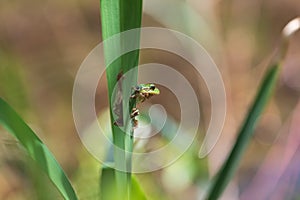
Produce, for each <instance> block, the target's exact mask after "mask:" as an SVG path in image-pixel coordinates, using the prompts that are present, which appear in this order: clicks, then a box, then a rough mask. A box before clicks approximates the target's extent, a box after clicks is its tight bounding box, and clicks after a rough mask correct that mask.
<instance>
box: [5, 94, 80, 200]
mask: <svg viewBox="0 0 300 200" xmlns="http://www.w3.org/2000/svg"><path fill="white" fill-rule="evenodd" d="M0 124H1V125H3V126H4V127H5V128H6V129H7V130H8V132H9V133H10V134H11V135H12V136H14V137H15V138H17V139H18V141H19V142H20V143H21V144H22V145H23V146H24V148H25V149H26V151H27V152H28V155H29V156H30V157H31V158H32V159H33V160H34V161H35V162H36V163H37V164H38V166H39V167H40V168H41V169H42V170H43V171H44V172H45V173H46V175H47V176H48V177H49V178H50V180H51V181H52V182H53V184H54V185H55V186H56V188H57V189H58V191H59V192H60V193H61V194H62V196H63V197H64V198H65V199H66V200H77V199H78V198H77V196H76V194H75V191H74V189H73V187H72V185H71V183H70V181H69V180H68V178H67V176H66V175H65V173H64V171H63V169H62V168H61V166H60V165H59V163H58V162H57V161H56V159H55V157H54V156H53V154H52V153H51V152H50V151H49V149H48V148H47V146H46V145H45V144H44V143H43V142H42V141H41V140H40V139H39V138H38V137H37V136H36V134H35V133H34V132H33V131H32V130H31V128H30V127H29V126H28V125H27V124H26V123H25V122H24V121H23V120H22V119H21V117H20V116H19V115H18V114H17V113H16V112H15V111H14V110H13V109H12V108H11V107H10V106H9V105H8V104H7V103H6V102H5V101H4V100H3V99H1V98H0Z"/></svg>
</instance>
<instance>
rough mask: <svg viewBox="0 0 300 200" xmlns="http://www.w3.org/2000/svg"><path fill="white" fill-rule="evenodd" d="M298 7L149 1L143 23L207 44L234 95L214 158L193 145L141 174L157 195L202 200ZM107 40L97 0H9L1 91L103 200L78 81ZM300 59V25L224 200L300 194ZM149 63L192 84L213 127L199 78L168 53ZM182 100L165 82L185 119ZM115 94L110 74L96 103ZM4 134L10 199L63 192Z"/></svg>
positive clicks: (83, 187)
mask: <svg viewBox="0 0 300 200" xmlns="http://www.w3.org/2000/svg"><path fill="white" fill-rule="evenodd" d="M299 14H300V2H299V1H298V0H272V1H271V0H268V1H262V0H254V1H241V0H239V1H237V0H235V1H234V0H224V1H222V0H215V1H203V0H202V1H197V0H189V1H179V0H172V1H171V0H163V1H156V0H155V1H154V0H145V1H144V14H143V21H142V26H158V27H167V28H171V29H175V30H178V31H182V32H183V33H186V34H188V35H190V36H192V37H193V38H195V39H196V40H197V41H199V42H200V43H201V44H202V45H203V46H204V47H205V48H206V49H207V50H208V52H209V53H210V55H211V56H212V57H213V59H214V60H215V62H216V63H217V65H218V67H219V69H220V71H221V73H222V76H223V79H224V82H225V88H226V94H227V118H226V123H225V126H224V130H223V132H222V135H221V137H220V140H219V141H218V143H217V145H216V147H215V148H214V150H213V151H212V152H211V154H210V155H209V156H208V158H207V159H203V160H199V159H198V158H197V153H198V149H199V146H197V145H195V146H193V148H191V150H190V151H188V152H187V153H186V154H185V155H184V156H183V157H182V158H181V159H180V160H178V161H177V162H176V163H174V164H173V165H171V166H169V167H167V168H165V169H162V170H159V171H156V172H152V173H147V174H143V175H138V176H137V178H138V181H139V182H140V184H141V187H142V189H143V190H144V191H145V193H146V194H147V196H148V197H149V199H201V196H202V195H203V193H204V191H205V189H206V188H207V183H208V180H209V179H210V178H211V177H212V176H213V175H214V174H215V173H216V171H217V169H218V168H219V167H220V165H221V163H222V162H223V160H224V159H225V158H226V155H227V153H228V151H229V150H230V147H231V145H232V144H233V141H234V138H235V136H236V132H237V130H238V128H239V125H240V124H241V123H242V121H243V118H244V116H245V114H246V112H247V109H248V107H249V105H250V103H251V101H252V100H253V98H254V95H255V92H256V90H257V88H258V85H259V81H260V80H261V78H262V76H263V73H264V72H265V71H266V69H267V64H268V61H269V58H270V55H271V52H272V51H273V50H274V48H275V45H276V43H277V41H278V40H279V39H280V34H281V30H282V28H283V27H284V26H285V24H286V23H287V22H288V21H289V20H291V19H293V18H294V17H297V16H299ZM100 41H101V24H100V14H99V2H98V1H90V0H89V1H75V0H74V1H70V0H68V1H58V0H52V1H34V0H28V1H15V0H13V1H1V2H0V96H1V97H2V98H3V99H5V100H6V101H7V102H9V104H10V105H12V106H13V107H14V108H15V109H16V110H17V112H18V113H20V115H21V116H22V117H23V118H24V119H25V121H26V122H28V123H29V125H30V126H31V127H32V129H33V130H34V131H35V132H36V133H38V135H39V137H40V138H41V139H42V140H43V141H44V143H45V144H47V146H48V147H49V148H50V150H51V151H52V152H53V153H54V155H55V156H56V158H57V159H58V161H59V163H61V165H62V166H63V168H64V169H65V171H66V172H67V174H68V176H69V177H70V179H71V182H72V183H73V184H74V185H75V189H76V191H77V192H78V194H79V196H80V198H81V199H97V198H98V196H99V173H100V163H98V162H97V161H96V160H95V159H94V158H93V157H92V156H91V155H90V154H89V153H88V152H87V151H86V150H85V149H84V147H83V145H82V144H81V142H80V140H79V137H78V136H77V133H76V130H75V126H74V122H73V117H72V107H71V105H72V88H73V81H74V79H75V75H76V72H77V70H78V68H79V66H80V64H81V62H82V61H83V59H84V58H85V57H86V56H87V54H88V53H89V52H90V51H91V50H92V49H93V48H94V47H95V46H96V45H97V44H98V43H99V42H100ZM299 55H300V33H299V32H298V33H296V34H295V35H294V36H293V37H292V38H291V45H290V48H289V50H288V53H287V56H286V59H285V60H284V62H283V68H282V72H281V74H280V81H279V83H278V84H277V89H276V93H275V95H274V98H273V99H272V101H271V102H270V103H269V106H268V108H267V110H266V111H265V114H264V115H263V117H262V120H261V122H260V123H259V126H258V128H257V129H256V131H255V137H254V139H253V140H252V141H251V144H250V146H249V148H248V150H247V153H246V155H245V157H244V158H243V160H242V163H241V165H240V168H239V171H238V173H237V174H236V176H235V178H234V180H233V181H232V183H231V184H230V186H229V187H228V188H227V190H226V192H225V194H224V195H223V199H297V198H298V199H299V198H300V197H299V195H298V192H297V191H299V188H300V171H299V168H300V157H299V153H300V149H299V148H298V147H299V144H300V135H299V130H300V129H299V127H298V126H297V125H298V124H299V123H300V105H299V101H298V99H299V92H300V79H299V77H300V56H299ZM149 62H159V63H163V64H167V65H169V66H172V67H174V68H175V69H177V70H178V71H180V72H181V73H182V74H184V75H185V76H186V77H187V78H188V79H189V81H190V82H191V83H193V85H194V86H195V88H194V89H195V90H196V91H197V92H198V98H199V100H200V102H201V105H200V109H201V111H202V113H201V114H202V121H201V124H200V132H203V131H204V130H206V128H207V125H208V122H209V120H210V99H209V94H208V92H207V89H206V87H205V84H204V82H203V80H202V79H201V77H197V76H195V73H193V70H192V68H191V67H189V65H188V64H187V63H186V62H183V61H182V60H181V59H179V58H177V57H176V55H172V54H169V53H166V52H160V51H155V50H142V51H141V63H149ZM172 97H173V96H172V94H171V93H170V92H169V91H168V90H167V89H165V88H162V92H161V95H160V96H158V97H157V98H155V99H153V100H152V103H160V104H162V105H163V106H164V107H165V109H166V110H167V111H168V112H169V113H170V114H171V115H172V117H173V118H174V119H178V117H179V114H180V111H179V109H178V108H177V107H176V106H178V104H177V103H176V102H175V103H172V102H173V101H170V98H172ZM107 98H108V97H107V91H106V81H105V77H103V78H102V80H101V81H100V84H99V87H98V91H97V95H96V100H97V99H105V101H107ZM105 101H104V102H105ZM102 102H103V101H102ZM174 107H175V109H174ZM106 109H107V102H106V103H103V104H97V105H96V110H97V112H98V113H99V114H101V113H102V112H106ZM0 133H1V134H0V199H1V200H2V199H3V200H6V199H9V200H11V199H61V197H60V196H59V194H58V193H57V191H56V190H55V188H54V187H53V186H52V184H51V183H50V181H49V180H48V179H47V177H45V175H44V174H43V172H41V171H40V170H39V169H38V168H37V166H35V164H34V163H33V162H32V161H31V160H30V159H29V158H28V157H27V156H26V153H25V151H24V150H23V149H22V147H20V146H19V145H18V142H17V141H15V140H14V139H13V138H12V137H10V136H9V135H8V134H7V133H6V131H5V130H4V129H2V128H0ZM150 145H151V144H150ZM149 148H151V146H150V147H149ZM297 155H298V156H297ZM45 194H46V195H45ZM297 195H298V196H297Z"/></svg>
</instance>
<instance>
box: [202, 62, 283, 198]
mask: <svg viewBox="0 0 300 200" xmlns="http://www.w3.org/2000/svg"><path fill="white" fill-rule="evenodd" d="M278 74H279V65H278V64H276V65H274V66H272V67H271V68H270V70H269V71H268V72H267V74H266V75H265V77H264V80H263V82H262V85H261V87H260V89H259V91H258V93H257V96H256V98H255V101H254V103H253V105H252V107H251V108H250V110H249V112H248V115H247V118H246V120H245V122H244V124H243V125H242V127H241V129H240V131H239V134H238V137H237V139H236V142H235V145H234V147H233V148H232V150H231V153H230V154H229V157H228V158H227V160H226V162H225V163H224V164H223V166H222V168H221V169H220V171H219V172H218V174H217V176H216V179H215V180H214V182H213V184H212V187H211V188H210V190H209V192H208V195H207V198H206V199H207V200H216V199H218V198H219V197H220V196H221V194H222V192H223V191H224V190H225V188H226V186H227V184H228V183H229V182H230V180H231V178H232V177H233V175H234V173H235V171H236V170H237V167H238V164H239V162H240V160H241V158H242V155H243V154H244V152H245V150H246V147H247V145H248V143H249V141H250V139H251V137H252V135H253V132H254V129H255V127H256V124H257V122H258V120H259V117H260V116H261V114H262V112H263V110H264V108H265V106H266V104H267V102H268V100H269V98H270V96H271V93H272V92H273V90H274V86H275V84H276V81H277V78H278Z"/></svg>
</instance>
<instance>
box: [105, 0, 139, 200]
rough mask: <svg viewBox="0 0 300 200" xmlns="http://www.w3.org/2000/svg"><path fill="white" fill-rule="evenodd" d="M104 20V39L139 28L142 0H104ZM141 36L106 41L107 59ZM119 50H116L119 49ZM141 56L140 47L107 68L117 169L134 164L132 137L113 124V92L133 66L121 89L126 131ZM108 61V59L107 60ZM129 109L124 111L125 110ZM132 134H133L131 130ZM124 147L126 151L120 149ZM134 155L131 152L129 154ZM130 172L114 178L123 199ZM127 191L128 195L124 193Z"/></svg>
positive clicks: (137, 40) (120, 172) (116, 173)
mask: <svg viewBox="0 0 300 200" xmlns="http://www.w3.org/2000/svg"><path fill="white" fill-rule="evenodd" d="M100 4H101V22H102V36H103V40H106V39H108V38H109V37H111V36H113V35H115V34H118V33H121V32H122V31H126V30H129V29H133V28H139V27H140V26H141V15H142V0H127V1H125V0H101V1H100ZM139 39H140V37H139V35H137V37H135V41H125V40H124V39H122V38H121V39H120V41H117V42H116V43H115V46H107V45H105V43H104V54H105V58H109V57H111V55H114V54H116V53H117V52H118V50H121V49H124V47H126V46H128V45H132V44H133V43H134V44H136V43H139ZM116 50H117V51H116ZM138 59H139V50H135V51H132V52H129V53H127V54H125V55H122V56H121V57H120V58H118V59H116V60H115V61H114V62H113V63H112V64H110V63H106V65H108V64H109V66H108V67H107V69H106V76H107V83H108V93H109V102H110V116H111V124H112V134H113V143H114V145H115V148H114V163H115V167H116V168H117V169H124V170H126V171H128V170H127V168H128V167H131V164H130V165H128V164H127V160H128V159H127V157H128V155H127V153H125V151H129V152H131V151H132V148H133V147H132V145H133V142H132V141H131V140H133V138H132V137H131V136H130V135H129V134H128V135H127V134H126V133H124V131H122V130H121V129H120V128H119V127H118V126H116V125H114V120H115V119H114V118H113V114H114V113H113V107H114V105H113V103H114V102H112V101H113V96H112V95H113V91H114V88H115V86H116V85H117V77H118V76H120V74H125V73H126V72H128V71H129V70H131V69H133V70H132V71H131V73H129V74H126V77H125V79H127V80H130V81H122V80H121V81H122V84H121V85H122V86H121V88H120V89H121V92H122V113H124V116H123V117H122V121H123V125H124V126H125V127H123V128H125V130H126V129H128V128H129V126H131V125H130V117H129V116H127V115H128V114H127V115H126V113H130V112H131V109H130V108H131V106H130V105H129V94H130V91H131V87H132V86H134V85H136V84H137V68H135V67H136V66H137V65H138ZM106 60H107V59H106ZM125 109H126V110H127V111H128V112H124V110H125ZM131 134H132V133H131ZM118 149H119V150H118ZM120 150H124V151H120ZM129 157H131V153H130V154H129ZM130 176H131V173H130V172H128V173H126V172H123V171H117V170H115V178H116V182H117V184H116V185H117V188H118V192H119V193H120V194H121V195H122V196H121V197H122V198H121V197H120V199H124V196H128V195H129V194H128V192H127V191H128V188H127V186H128V183H130V181H131V179H130ZM125 194H128V195H125Z"/></svg>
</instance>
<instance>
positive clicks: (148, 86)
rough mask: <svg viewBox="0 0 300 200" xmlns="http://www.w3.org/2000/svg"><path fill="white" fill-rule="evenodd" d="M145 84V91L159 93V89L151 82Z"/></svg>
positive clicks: (153, 93)
mask: <svg viewBox="0 0 300 200" xmlns="http://www.w3.org/2000/svg"><path fill="white" fill-rule="evenodd" d="M145 85H146V87H145V88H148V90H147V93H149V94H152V95H158V94H159V93H160V91H159V89H158V88H157V87H156V85H154V84H153V83H148V84H145Z"/></svg>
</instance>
